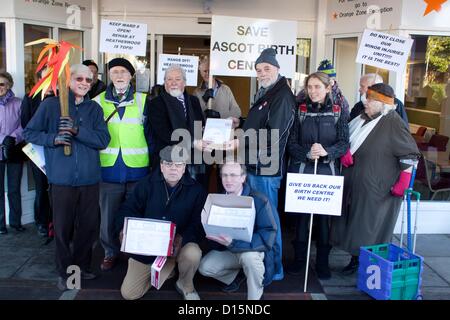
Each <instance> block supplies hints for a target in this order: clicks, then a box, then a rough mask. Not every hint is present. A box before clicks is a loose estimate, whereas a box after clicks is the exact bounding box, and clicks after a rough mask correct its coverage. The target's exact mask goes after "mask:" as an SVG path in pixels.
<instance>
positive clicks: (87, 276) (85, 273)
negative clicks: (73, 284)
mask: <svg viewBox="0 0 450 320" xmlns="http://www.w3.org/2000/svg"><path fill="white" fill-rule="evenodd" d="M97 277H98V275H96V274H95V273H93V272H89V271H81V279H83V280H94V279H95V278H97Z"/></svg>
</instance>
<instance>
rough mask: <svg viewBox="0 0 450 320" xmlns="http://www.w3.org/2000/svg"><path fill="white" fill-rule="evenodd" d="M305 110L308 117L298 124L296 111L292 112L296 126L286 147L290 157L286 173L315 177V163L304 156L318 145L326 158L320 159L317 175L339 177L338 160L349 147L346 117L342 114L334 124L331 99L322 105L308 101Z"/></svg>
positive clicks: (297, 112)
mask: <svg viewBox="0 0 450 320" xmlns="http://www.w3.org/2000/svg"><path fill="white" fill-rule="evenodd" d="M306 107H307V113H306V116H305V119H304V120H303V121H301V120H300V117H299V110H298V109H297V110H296V112H295V122H294V126H293V128H292V132H291V135H290V136H289V142H288V145H287V150H288V153H289V156H290V164H289V169H288V171H289V172H295V173H314V160H311V159H309V158H308V156H307V155H308V153H309V152H310V150H311V146H312V145H313V144H314V143H320V144H321V145H322V146H323V148H324V149H325V151H327V153H328V155H327V156H326V157H320V158H319V160H318V162H319V163H318V166H317V171H318V172H317V173H319V174H328V175H335V174H337V173H338V167H339V159H340V157H341V156H343V155H344V154H345V153H346V151H347V149H348V148H349V147H350V143H349V129H348V121H347V119H348V115H347V114H346V113H345V112H342V111H341V113H340V116H339V119H338V120H337V122H336V123H335V118H334V117H335V115H334V113H333V104H332V102H331V100H330V98H327V99H326V101H325V103H324V104H323V105H321V104H318V103H312V102H311V100H309V99H307V100H306ZM302 164H303V165H304V166H302Z"/></svg>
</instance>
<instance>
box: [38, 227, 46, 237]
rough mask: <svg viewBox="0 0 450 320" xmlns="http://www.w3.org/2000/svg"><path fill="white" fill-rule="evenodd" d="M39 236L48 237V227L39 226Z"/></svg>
mask: <svg viewBox="0 0 450 320" xmlns="http://www.w3.org/2000/svg"><path fill="white" fill-rule="evenodd" d="M38 235H40V236H41V237H48V229H47V227H46V226H44V225H42V224H40V225H38Z"/></svg>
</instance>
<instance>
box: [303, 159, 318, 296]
mask: <svg viewBox="0 0 450 320" xmlns="http://www.w3.org/2000/svg"><path fill="white" fill-rule="evenodd" d="M316 174H317V159H316V160H315V161H314V175H316ZM313 219H314V214H313V213H311V219H310V221H309V236H308V252H307V254H306V270H305V284H304V286H303V292H306V290H307V287H308V269H309V254H310V251H311V236H312V226H313Z"/></svg>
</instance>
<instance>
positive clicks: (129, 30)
mask: <svg viewBox="0 0 450 320" xmlns="http://www.w3.org/2000/svg"><path fill="white" fill-rule="evenodd" d="M146 47H147V24H146V23H134V22H126V21H111V20H105V19H102V25H101V30H100V50H99V51H100V52H106V53H122V54H131V55H135V56H141V57H145V54H146Z"/></svg>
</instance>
